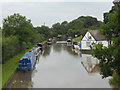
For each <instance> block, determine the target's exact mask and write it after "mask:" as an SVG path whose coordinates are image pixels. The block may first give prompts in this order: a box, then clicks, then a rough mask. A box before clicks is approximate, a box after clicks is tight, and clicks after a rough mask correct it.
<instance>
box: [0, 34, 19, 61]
mask: <svg viewBox="0 0 120 90" xmlns="http://www.w3.org/2000/svg"><path fill="white" fill-rule="evenodd" d="M19 51H20V45H19V41H18V38H17V37H16V36H10V37H3V39H2V63H4V62H5V61H7V60H8V59H9V58H11V57H13V56H14V55H16V54H17V53H19Z"/></svg>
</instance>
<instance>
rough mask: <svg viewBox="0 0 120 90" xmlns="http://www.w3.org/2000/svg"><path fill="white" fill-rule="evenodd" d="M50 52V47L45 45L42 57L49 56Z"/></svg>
mask: <svg viewBox="0 0 120 90" xmlns="http://www.w3.org/2000/svg"><path fill="white" fill-rule="evenodd" d="M50 51H51V45H49V46H48V45H46V46H45V47H44V52H43V57H46V56H49V55H50Z"/></svg>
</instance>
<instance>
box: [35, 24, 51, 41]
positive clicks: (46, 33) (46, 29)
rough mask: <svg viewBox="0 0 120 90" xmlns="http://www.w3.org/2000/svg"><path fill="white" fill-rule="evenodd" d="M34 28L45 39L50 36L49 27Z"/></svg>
mask: <svg viewBox="0 0 120 90" xmlns="http://www.w3.org/2000/svg"><path fill="white" fill-rule="evenodd" d="M35 30H36V31H37V32H38V33H39V34H42V35H44V37H45V38H46V39H48V38H49V37H50V28H49V27H47V26H41V27H36V28H35Z"/></svg>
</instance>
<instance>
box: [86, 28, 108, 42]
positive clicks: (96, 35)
mask: <svg viewBox="0 0 120 90" xmlns="http://www.w3.org/2000/svg"><path fill="white" fill-rule="evenodd" d="M88 32H89V33H90V34H91V35H92V36H93V37H94V39H95V40H96V41H101V40H106V39H105V36H104V35H102V34H101V33H100V31H99V30H89V31H88Z"/></svg>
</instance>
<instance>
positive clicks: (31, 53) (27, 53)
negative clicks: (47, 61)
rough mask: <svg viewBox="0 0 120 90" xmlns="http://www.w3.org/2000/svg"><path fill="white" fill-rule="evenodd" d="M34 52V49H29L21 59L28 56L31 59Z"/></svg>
mask: <svg viewBox="0 0 120 90" xmlns="http://www.w3.org/2000/svg"><path fill="white" fill-rule="evenodd" d="M33 54H34V51H31V52H29V51H28V52H26V53H25V54H24V56H23V57H22V58H21V59H20V60H22V59H23V58H24V57H27V58H29V59H30V58H31V57H32V56H33Z"/></svg>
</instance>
